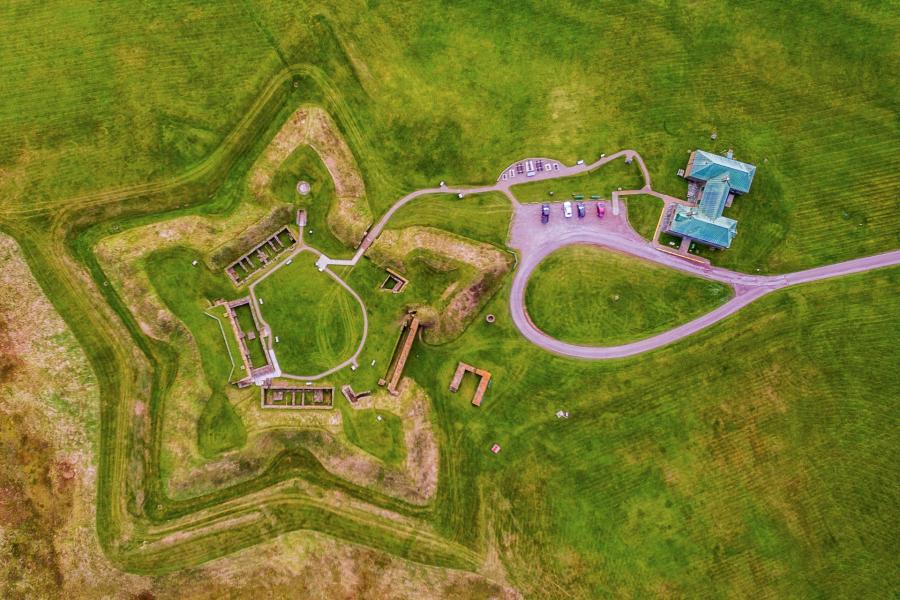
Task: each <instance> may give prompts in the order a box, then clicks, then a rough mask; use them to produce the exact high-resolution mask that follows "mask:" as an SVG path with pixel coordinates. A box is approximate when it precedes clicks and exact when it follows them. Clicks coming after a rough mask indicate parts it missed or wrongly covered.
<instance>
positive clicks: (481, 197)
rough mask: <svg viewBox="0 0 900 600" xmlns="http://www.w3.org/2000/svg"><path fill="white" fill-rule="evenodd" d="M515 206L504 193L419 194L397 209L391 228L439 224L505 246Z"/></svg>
mask: <svg viewBox="0 0 900 600" xmlns="http://www.w3.org/2000/svg"><path fill="white" fill-rule="evenodd" d="M511 219H512V207H511V206H510V202H509V199H508V198H506V196H504V195H503V194H500V193H497V192H491V193H489V194H471V195H466V196H465V197H463V198H462V199H459V198H457V197H456V196H455V195H452V194H432V195H428V196H422V197H420V198H416V199H415V200H413V201H412V202H410V203H409V204H407V205H406V206H404V207H403V208H401V209H400V210H398V211H397V212H396V213H395V214H394V216H393V217H392V218H391V220H390V222H389V223H388V227H389V228H390V229H402V228H404V227H410V226H412V225H420V226H425V227H437V228H438V229H443V230H445V231H449V232H451V233H455V234H457V235H461V236H463V237H467V238H471V239H473V240H479V241H482V242H488V243H490V244H494V245H495V246H500V247H505V245H506V232H507V229H508V228H509V222H510V220H511Z"/></svg>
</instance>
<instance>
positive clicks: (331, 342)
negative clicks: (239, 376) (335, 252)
mask: <svg viewBox="0 0 900 600" xmlns="http://www.w3.org/2000/svg"><path fill="white" fill-rule="evenodd" d="M315 263H316V255H314V254H312V253H310V252H304V253H301V254H299V255H297V256H296V257H294V260H293V262H292V263H291V264H290V265H284V266H282V267H281V268H280V269H278V270H277V271H275V272H274V273H273V274H272V275H271V276H270V277H268V278H267V279H265V280H263V281H262V282H260V283H259V285H257V286H256V288H255V292H256V297H257V298H259V299H261V300H263V305H262V306H260V309H261V312H262V315H263V318H264V319H265V320H266V322H268V324H269V326H270V327H271V328H272V335H273V336H278V338H279V342H278V343H275V344H273V346H272V349H273V350H275V355H276V356H277V357H278V363H279V364H280V365H281V369H282V371H284V372H285V373H291V374H294V375H315V374H317V373H319V372H321V371H325V370H327V369H330V368H331V367H334V366H337V365H338V364H339V363H341V362H343V361H345V360H347V359H348V358H350V356H351V355H352V354H353V352H354V351H355V350H356V347H357V346H358V345H359V340H360V339H361V337H362V315H361V313H360V308H359V305H358V304H357V303H356V300H355V299H354V298H353V297H352V296H350V294H349V293H348V292H347V291H346V290H345V289H344V288H342V287H341V286H339V285H338V284H337V283H336V282H335V281H334V280H333V279H332V278H331V277H330V276H328V275H327V274H325V273H320V272H319V270H318V269H316V266H315Z"/></svg>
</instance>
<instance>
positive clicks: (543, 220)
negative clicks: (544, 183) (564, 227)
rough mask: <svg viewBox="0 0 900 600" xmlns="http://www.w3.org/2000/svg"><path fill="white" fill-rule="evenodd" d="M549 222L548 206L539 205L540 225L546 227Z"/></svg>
mask: <svg viewBox="0 0 900 600" xmlns="http://www.w3.org/2000/svg"><path fill="white" fill-rule="evenodd" d="M549 222H550V205H549V204H546V203H545V204H542V205H541V223H543V224H544V225H546V224H547V223H549Z"/></svg>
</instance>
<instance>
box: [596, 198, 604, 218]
mask: <svg viewBox="0 0 900 600" xmlns="http://www.w3.org/2000/svg"><path fill="white" fill-rule="evenodd" d="M605 214H606V204H604V203H603V202H598V203H597V216H598V217H600V218H601V219H602V218H603V215H605Z"/></svg>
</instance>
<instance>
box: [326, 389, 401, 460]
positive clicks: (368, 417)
mask: <svg viewBox="0 0 900 600" xmlns="http://www.w3.org/2000/svg"><path fill="white" fill-rule="evenodd" d="M339 406H340V410H341V416H342V417H343V423H344V433H345V434H346V436H347V439H348V440H350V441H351V442H352V443H354V444H356V445H357V446H359V447H360V448H362V449H363V450H365V451H366V452H368V453H369V454H371V455H373V456H375V457H377V458H379V459H381V460H383V461H384V462H386V463H388V464H391V465H397V464H400V463H402V462H403V459H404V458H406V448H405V447H404V445H403V422H402V421H401V420H400V417H398V416H397V415H395V414H392V413H389V412H385V411H383V410H371V409H369V410H356V409H353V408H351V407H349V406H347V404H346V403H345V402H340V404H339ZM379 416H380V417H381V420H380V421H379V420H378V419H377V418H376V417H379Z"/></svg>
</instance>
